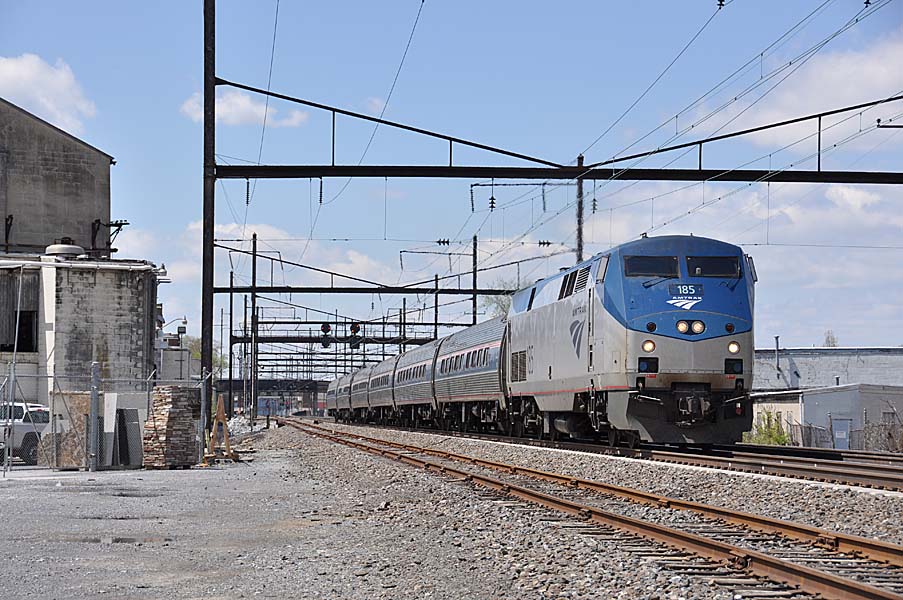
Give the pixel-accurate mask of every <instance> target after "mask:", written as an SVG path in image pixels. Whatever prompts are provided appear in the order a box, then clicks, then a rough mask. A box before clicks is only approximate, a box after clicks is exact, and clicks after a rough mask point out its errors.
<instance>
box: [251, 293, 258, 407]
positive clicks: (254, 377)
mask: <svg viewBox="0 0 903 600" xmlns="http://www.w3.org/2000/svg"><path fill="white" fill-rule="evenodd" d="M259 317H260V307H259V306H258V307H257V312H255V313H254V314H252V315H251V328H252V333H251V335H252V336H253V337H252V339H253V340H254V341H253V343H252V344H251V353H252V356H251V414H252V415H253V417H252V418H253V419H254V420H255V421H256V420H257V395H258V394H259V393H260V371H259V369H258V364H257V363H258V355H257V350H258V348H257V321H259V320H260V319H259ZM252 424H253V421H252Z"/></svg>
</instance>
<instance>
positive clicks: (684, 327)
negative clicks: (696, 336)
mask: <svg viewBox="0 0 903 600" xmlns="http://www.w3.org/2000/svg"><path fill="white" fill-rule="evenodd" d="M677 331H679V332H680V333H686V332H688V331H690V324H689V323H687V322H686V321H678V322H677Z"/></svg>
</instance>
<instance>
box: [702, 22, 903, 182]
mask: <svg viewBox="0 0 903 600" xmlns="http://www.w3.org/2000/svg"><path fill="white" fill-rule="evenodd" d="M790 58H791V57H790V56H782V57H780V58H777V59H775V61H774V63H773V64H771V65H770V66H769V68H771V69H776V68H778V67H779V66H781V65H782V64H786V63H787V62H788V61H789V60H790ZM901 65H903V29H898V30H897V31H895V32H893V33H891V34H888V35H885V36H883V37H879V38H875V39H872V40H870V41H869V43H867V44H866V45H864V46H862V47H860V48H858V49H853V50H850V49H844V50H834V51H828V50H825V51H822V52H821V53H819V54H816V55H815V56H814V57H813V58H812V59H810V60H809V61H808V62H807V63H806V64H805V65H804V66H802V67H801V68H800V70H799V71H797V72H795V73H794V74H792V75H791V76H790V77H789V78H788V79H787V80H786V81H784V82H783V83H781V84H780V85H779V86H778V87H777V88H775V89H774V91H772V92H770V93H769V94H768V96H766V97H765V98H764V99H762V100H761V101H760V102H758V103H757V104H755V106H753V107H752V108H750V109H749V110H748V111H746V112H745V113H744V114H743V115H742V116H740V117H739V118H738V119H737V120H736V121H734V122H733V123H731V125H730V126H729V127H728V129H727V131H736V130H740V129H744V128H747V127H754V126H758V125H762V124H767V123H774V122H778V121H783V120H786V119H792V118H795V117H800V116H803V115H807V114H812V113H817V112H823V111H828V110H832V109H835V108H840V107H843V106H851V105H855V104H860V103H864V102H869V101H872V100H878V99H881V98H887V97H889V96H892V95H897V94H900V93H901V92H903V70H901V68H900V67H901ZM791 68H793V67H791ZM766 70H767V69H766ZM788 72H789V71H784V72H783V73H781V74H779V75H778V76H777V78H775V79H773V80H772V81H771V82H769V83H766V84H765V85H764V86H763V87H762V88H761V90H762V91H764V90H767V89H768V88H770V87H771V86H772V85H774V83H777V82H778V81H780V79H781V78H782V77H783V76H784V75H785V74H786V73H788ZM757 74H758V73H757ZM730 93H731V94H733V93H736V90H731V91H730ZM754 97H755V94H754V95H751V96H749V97H748V99H746V100H742V101H740V102H739V103H737V104H735V105H734V106H733V107H732V108H731V109H729V110H727V111H725V112H724V113H722V117H721V118H718V119H715V120H713V121H712V122H711V123H709V124H707V125H706V126H704V127H703V129H706V130H710V128H711V127H713V126H715V124H716V121H717V124H718V125H720V124H721V123H724V122H725V121H726V120H728V119H731V118H733V117H734V116H736V115H738V114H739V113H740V112H741V111H743V110H744V109H747V108H749V107H750V104H751V102H752V101H753V99H754ZM724 100H729V98H725V99H724ZM720 102H721V100H718V101H715V102H714V104H713V106H715V105H717V104H719V103H720ZM708 110H711V107H709V109H708ZM706 112H707V110H702V111H701V112H700V115H701V114H705V113H706ZM900 112H903V105H901V103H899V102H894V103H890V104H887V105H884V106H879V107H876V108H873V109H870V110H867V111H866V112H865V113H864V114H863V116H862V119H861V121H860V118H859V116H858V115H856V114H854V113H842V114H839V115H836V116H831V117H825V118H824V119H823V121H822V130H823V134H822V149H823V151H826V150H828V149H830V148H831V146H832V144H834V143H836V142H840V141H841V140H844V139H845V138H847V137H848V136H850V135H851V134H855V133H858V131H859V130H860V126H861V127H862V128H866V127H871V126H873V125H874V124H875V120H876V119H878V118H881V119H883V120H885V121H886V120H887V119H888V118H889V117H891V116H892V115H895V114H897V113H900ZM851 115H853V117H854V118H852V119H850V120H849V121H846V122H845V123H843V124H837V123H838V122H839V121H841V120H842V119H845V118H847V117H850V116H851ZM816 131H817V125H816V122H815V121H808V122H804V123H800V124H797V125H789V126H785V127H779V128H775V129H769V130H767V131H763V132H760V133H756V134H753V135H751V136H748V138H749V139H750V141H752V142H754V143H755V144H757V145H759V146H766V147H769V148H776V147H780V146H784V145H787V144H790V143H793V142H795V141H797V140H799V139H801V138H803V137H804V136H809V135H812V134H814V133H815V132H816ZM700 133H701V132H700ZM874 143H875V134H866V135H865V136H863V137H862V141H861V142H860V141H858V140H856V141H853V142H847V143H846V146H847V147H852V148H859V149H861V148H864V147H871V146H872V145H873V144H874ZM816 148H817V140H816V138H815V137H812V138H811V139H809V140H806V141H804V142H802V143H800V144H799V145H798V146H796V147H794V148H793V149H792V151H793V152H794V153H797V154H804V155H808V154H810V153H812V152H814V151H815V150H816ZM775 166H779V165H778V164H775Z"/></svg>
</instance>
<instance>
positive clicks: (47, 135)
mask: <svg viewBox="0 0 903 600" xmlns="http://www.w3.org/2000/svg"><path fill="white" fill-rule="evenodd" d="M110 161H111V158H110V156H108V155H107V154H104V153H103V152H101V151H100V150H97V149H96V148H93V147H91V146H89V145H88V144H85V143H84V142H82V141H80V140H78V139H77V138H75V137H73V136H71V135H69V134H67V133H65V132H63V131H62V130H60V129H57V128H56V127H54V126H52V125H50V124H49V123H46V122H44V121H42V120H41V119H39V118H37V117H35V116H34V115H31V114H29V113H28V112H26V111H24V110H22V109H20V108H18V107H16V106H14V105H12V104H10V103H8V102H6V101H4V100H2V99H0V224H2V222H3V219H5V218H6V216H7V215H13V226H12V230H11V234H10V243H11V246H10V251H13V252H35V251H37V252H40V251H43V250H44V248H45V247H46V246H48V245H50V244H52V243H54V241H55V240H58V239H60V238H62V237H70V238H72V239H73V240H75V243H76V244H78V245H79V246H82V247H84V248H86V249H88V248H90V247H91V224H92V223H93V221H94V220H95V219H100V220H101V222H103V223H109V222H110V164H111V162H110ZM2 233H3V232H2V231H0V251H2V249H3V243H4V241H5V240H4V238H3V235H2ZM108 240H109V231H108V230H107V229H106V228H101V229H100V232H99V234H98V237H97V245H98V247H101V248H105V247H106V246H107V245H108Z"/></svg>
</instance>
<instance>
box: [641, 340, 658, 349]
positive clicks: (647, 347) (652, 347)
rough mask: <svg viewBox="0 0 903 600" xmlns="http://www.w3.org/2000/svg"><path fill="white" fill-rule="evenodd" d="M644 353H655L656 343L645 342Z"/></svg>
mask: <svg viewBox="0 0 903 600" xmlns="http://www.w3.org/2000/svg"><path fill="white" fill-rule="evenodd" d="M643 352H655V342H653V341H652V340H646V341H645V342H643Z"/></svg>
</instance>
